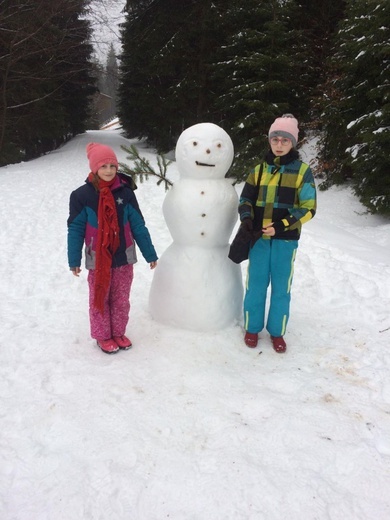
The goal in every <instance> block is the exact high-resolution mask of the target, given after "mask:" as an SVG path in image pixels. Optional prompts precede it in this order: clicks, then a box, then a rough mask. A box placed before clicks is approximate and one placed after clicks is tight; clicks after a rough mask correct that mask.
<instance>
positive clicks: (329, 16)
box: [291, 0, 346, 128]
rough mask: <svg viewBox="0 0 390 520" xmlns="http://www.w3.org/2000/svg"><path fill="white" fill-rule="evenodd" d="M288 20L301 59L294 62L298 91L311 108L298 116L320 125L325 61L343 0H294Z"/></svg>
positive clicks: (326, 70) (343, 3) (326, 73)
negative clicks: (296, 31)
mask: <svg viewBox="0 0 390 520" xmlns="http://www.w3.org/2000/svg"><path fill="white" fill-rule="evenodd" d="M293 3H294V4H295V8H294V9H293V10H292V11H291V14H292V18H291V22H292V24H293V26H294V27H295V28H296V29H298V30H299V32H300V35H301V37H300V38H299V42H297V44H298V46H299V48H300V53H301V55H302V56H303V59H302V60H300V61H297V60H294V61H295V64H294V65H295V70H296V72H297V74H298V76H299V82H300V87H301V91H302V92H304V93H305V97H306V98H309V99H310V101H311V109H310V110H309V111H308V110H307V107H306V110H305V109H304V110H303V112H302V118H303V120H304V121H305V122H306V123H307V124H310V125H311V126H314V127H315V128H320V125H321V122H320V112H321V108H320V106H319V100H320V98H321V97H322V94H323V90H324V85H325V84H326V82H327V80H328V77H329V73H330V71H329V70H328V69H327V66H326V63H327V61H328V59H329V57H330V54H331V51H332V44H333V35H334V34H335V32H337V29H338V23H339V22H340V20H342V19H343V17H344V14H345V8H346V1H345V0H339V1H338V2H335V1H334V0H294V2H293Z"/></svg>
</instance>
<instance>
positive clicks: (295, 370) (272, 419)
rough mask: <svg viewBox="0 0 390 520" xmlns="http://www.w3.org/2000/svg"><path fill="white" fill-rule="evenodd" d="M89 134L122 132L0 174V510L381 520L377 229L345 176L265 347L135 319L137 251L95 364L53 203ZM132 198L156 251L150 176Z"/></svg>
mask: <svg viewBox="0 0 390 520" xmlns="http://www.w3.org/2000/svg"><path fill="white" fill-rule="evenodd" d="M92 140H93V141H101V142H104V143H106V144H109V145H111V146H113V147H114V149H115V150H116V152H117V153H118V156H119V159H120V160H121V161H124V160H125V156H126V154H125V152H123V151H122V150H121V149H120V144H122V143H125V144H129V142H128V141H127V140H125V139H124V138H123V137H121V135H120V133H119V131H118V130H113V131H108V130H106V131H95V132H89V133H87V134H85V135H80V136H78V137H76V138H75V139H73V140H72V141H71V142H69V143H68V144H66V145H65V146H63V147H62V148H61V149H59V150H57V151H55V152H53V153H50V154H48V155H46V156H45V157H42V158H40V159H37V160H34V161H30V162H28V163H22V164H15V165H11V166H8V167H3V168H0V179H1V191H0V202H1V204H0V212H1V213H0V214H1V227H0V246H1V260H0V275H1V288H0V291H1V293H0V294H1V298H0V315H1V324H2V327H1V339H0V344H1V364H0V417H1V436H0V518H1V519H2V520H107V519H110V520H162V519H165V518H169V519H170V520H285V519H286V520H287V519H288V520H373V519H375V520H387V519H388V518H390V495H389V489H390V377H389V376H390V355H389V343H390V313H389V309H390V255H389V253H390V223H389V221H388V220H384V219H381V218H379V217H375V216H371V215H368V214H367V213H366V212H365V210H364V208H363V207H362V206H361V205H360V203H359V202H358V201H357V200H356V199H355V198H354V197H353V195H352V193H351V190H350V189H349V188H348V187H343V188H336V189H332V190H330V191H327V192H322V191H319V193H318V196H319V204H318V214H317V216H316V217H315V219H314V220H313V221H311V222H309V223H308V224H306V225H305V226H304V229H303V234H302V239H301V243H300V248H299V251H298V255H297V260H296V267H295V280H294V284H293V296H292V309H291V310H292V313H291V319H290V323H289V327H288V333H287V334H286V340H287V343H288V351H287V353H286V354H285V355H280V354H276V353H275V352H274V351H273V350H272V349H271V345H270V341H269V339H268V337H267V335H266V334H265V333H262V334H261V336H260V344H259V347H258V348H257V349H254V350H252V349H249V348H247V347H245V345H244V343H243V340H242V337H243V332H242V329H241V327H240V326H239V325H232V326H231V327H228V328H226V329H224V330H222V331H219V332H214V333H197V332H191V331H185V330H181V329H178V328H171V327H169V326H167V325H162V324H160V323H156V322H154V321H153V320H152V319H151V316H150V314H149V311H148V295H149V288H150V285H151V282H152V276H153V271H151V270H150V269H149V266H148V264H147V263H146V262H145V261H144V260H143V259H142V257H141V258H140V261H139V263H138V264H137V265H136V268H135V280H134V285H133V290H132V310H131V316H130V325H129V328H128V333H129V335H130V337H131V338H132V340H133V343H134V347H133V348H132V349H131V350H130V351H128V352H120V353H119V354H115V355H114V356H108V355H106V354H104V353H102V352H101V351H100V350H98V348H97V347H96V346H94V343H93V341H92V340H91V339H90V338H89V323H88V310H87V305H88V304H87V293H88V290H87V282H86V272H85V270H84V269H83V271H82V273H81V277H80V279H77V278H75V277H73V276H72V275H71V273H70V272H69V270H68V267H67V262H66V219H67V216H68V200H69V194H70V192H71V191H72V190H73V189H75V188H76V187H78V186H79V185H80V184H82V182H83V181H84V178H85V177H86V175H87V173H88V163H87V159H86V156H85V145H86V143H87V142H89V141H92ZM133 142H134V141H133ZM135 144H137V145H139V147H140V148H141V154H142V155H144V156H146V157H147V158H148V159H150V161H151V162H152V164H156V163H155V162H154V161H155V158H154V155H153V153H152V151H151V150H148V149H147V148H146V147H145V146H144V145H143V144H142V143H137V142H135ZM170 169H171V171H172V174H169V176H170V177H175V176H176V178H177V171H176V165H175V164H173V165H172V166H171V167H170ZM241 188H242V186H237V191H238V192H240V190H241ZM136 194H137V197H138V200H139V202H140V205H141V208H142V211H143V213H144V216H145V218H146V221H147V225H148V228H149V230H150V232H151V234H152V238H153V241H154V243H155V246H156V248H157V251H158V253H159V254H160V255H161V253H162V251H164V250H165V248H166V247H167V245H168V244H169V243H170V240H171V237H170V234H169V231H168V229H167V227H166V225H165V221H164V219H163V216H162V209H161V208H162V201H163V199H164V197H165V192H164V189H163V187H161V186H160V187H158V186H157V185H156V183H155V182H153V179H152V178H150V179H149V181H148V182H145V183H143V184H139V188H138V190H137V192H136ZM157 269H158V266H157ZM242 273H243V279H244V277H245V265H243V266H242Z"/></svg>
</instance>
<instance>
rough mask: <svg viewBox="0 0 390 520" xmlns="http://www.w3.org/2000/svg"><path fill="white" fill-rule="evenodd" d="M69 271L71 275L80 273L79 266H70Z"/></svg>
mask: <svg viewBox="0 0 390 520" xmlns="http://www.w3.org/2000/svg"><path fill="white" fill-rule="evenodd" d="M71 271H72V273H73V276H80V273H81V269H80V267H72V269H71Z"/></svg>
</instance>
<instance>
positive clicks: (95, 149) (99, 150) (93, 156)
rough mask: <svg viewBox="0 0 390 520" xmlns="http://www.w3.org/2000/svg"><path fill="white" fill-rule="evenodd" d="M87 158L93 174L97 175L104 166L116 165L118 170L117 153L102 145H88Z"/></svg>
mask: <svg viewBox="0 0 390 520" xmlns="http://www.w3.org/2000/svg"><path fill="white" fill-rule="evenodd" d="M87 157H88V160H89V167H90V168H91V172H92V173H97V171H98V169H99V168H101V167H102V166H103V164H114V165H115V166H116V169H117V170H118V167H119V165H118V159H117V158H116V155H115V152H114V150H113V149H112V148H110V147H109V146H106V145H105V144H100V143H88V144H87Z"/></svg>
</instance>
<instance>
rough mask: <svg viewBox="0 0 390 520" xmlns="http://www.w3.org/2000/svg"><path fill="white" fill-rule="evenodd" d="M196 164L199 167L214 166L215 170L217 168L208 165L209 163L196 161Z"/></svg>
mask: <svg viewBox="0 0 390 520" xmlns="http://www.w3.org/2000/svg"><path fill="white" fill-rule="evenodd" d="M195 162H196V165H197V166H212V167H213V168H214V167H215V164H207V163H204V162H199V161H195Z"/></svg>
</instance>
